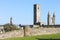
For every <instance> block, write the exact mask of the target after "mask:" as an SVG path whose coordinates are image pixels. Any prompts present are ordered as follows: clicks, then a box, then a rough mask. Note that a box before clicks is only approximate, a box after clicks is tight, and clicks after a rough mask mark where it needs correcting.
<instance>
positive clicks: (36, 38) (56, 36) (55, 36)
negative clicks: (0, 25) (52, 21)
mask: <svg viewBox="0 0 60 40" xmlns="http://www.w3.org/2000/svg"><path fill="white" fill-rule="evenodd" d="M59 38H60V34H59V33H58V34H49V35H37V36H29V37H20V38H19V37H18V38H8V39H4V40H40V39H59Z"/></svg>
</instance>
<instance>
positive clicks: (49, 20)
mask: <svg viewBox="0 0 60 40" xmlns="http://www.w3.org/2000/svg"><path fill="white" fill-rule="evenodd" d="M47 24H48V25H51V16H50V12H48V17H47Z"/></svg>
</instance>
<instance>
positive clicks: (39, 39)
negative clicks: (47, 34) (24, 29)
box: [36, 38, 60, 40]
mask: <svg viewBox="0 0 60 40" xmlns="http://www.w3.org/2000/svg"><path fill="white" fill-rule="evenodd" d="M36 39H37V40H60V38H59V39H52V38H50V39H44V38H36Z"/></svg>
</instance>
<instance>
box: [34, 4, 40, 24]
mask: <svg viewBox="0 0 60 40" xmlns="http://www.w3.org/2000/svg"><path fill="white" fill-rule="evenodd" d="M34 25H40V5H39V4H34Z"/></svg>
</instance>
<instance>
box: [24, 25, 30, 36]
mask: <svg viewBox="0 0 60 40" xmlns="http://www.w3.org/2000/svg"><path fill="white" fill-rule="evenodd" d="M24 36H30V27H29V26H25V27H24Z"/></svg>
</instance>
